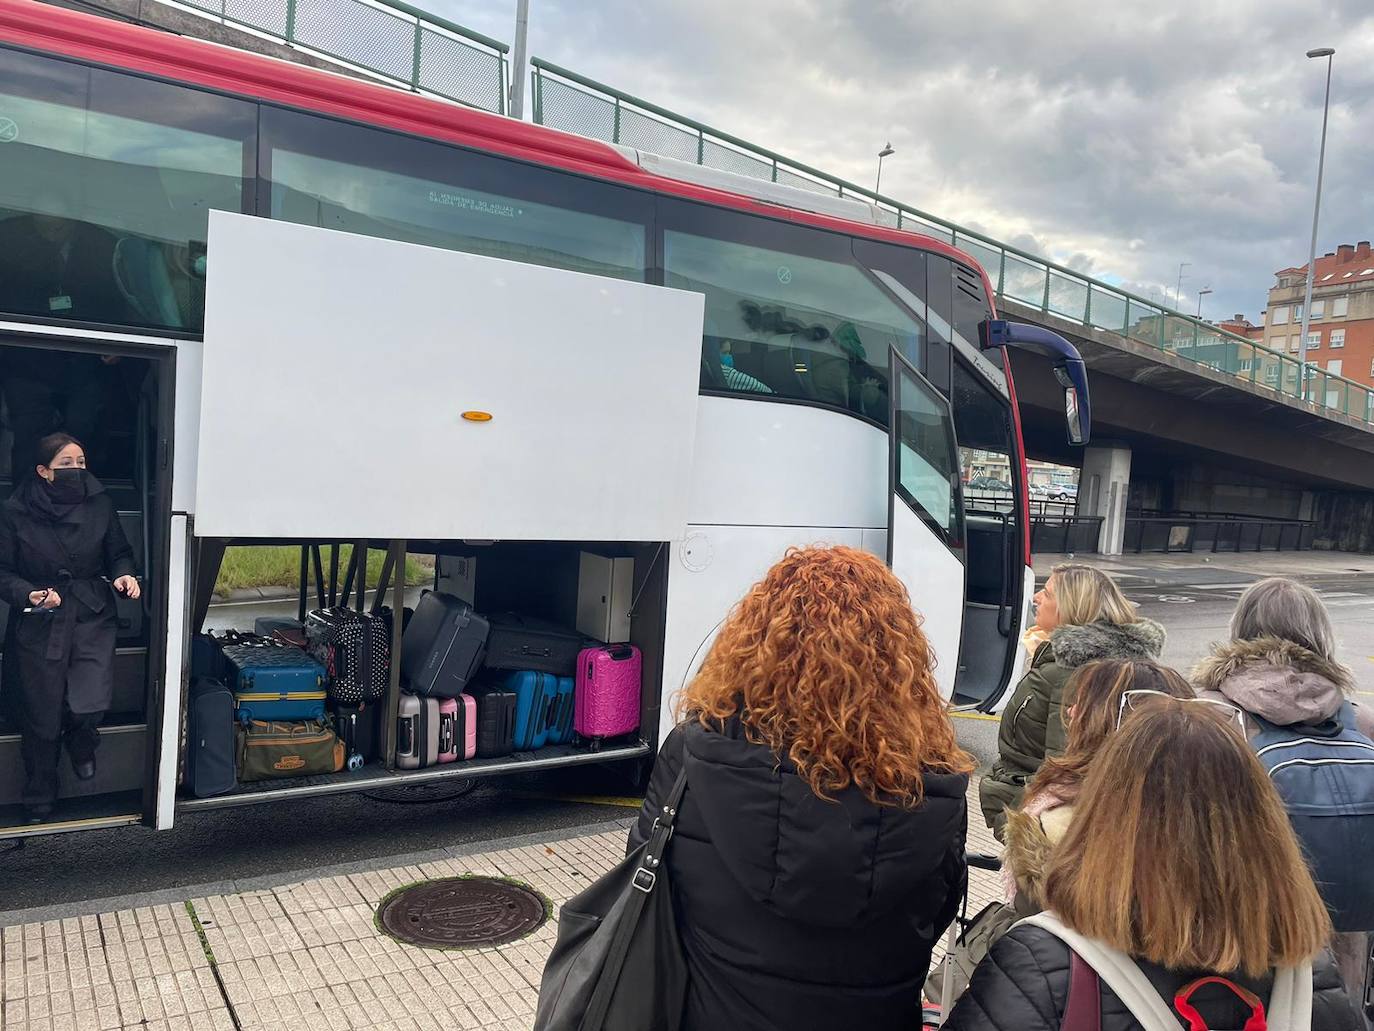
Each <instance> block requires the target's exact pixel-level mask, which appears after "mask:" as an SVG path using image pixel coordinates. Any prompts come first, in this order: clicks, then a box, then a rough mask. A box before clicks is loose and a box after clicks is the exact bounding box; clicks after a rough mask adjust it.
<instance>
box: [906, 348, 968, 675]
mask: <svg viewBox="0 0 1374 1031" xmlns="http://www.w3.org/2000/svg"><path fill="white" fill-rule="evenodd" d="M891 384H892V385H891V391H892V419H891V423H890V424H889V433H890V436H891V447H892V454H891V498H890V505H891V509H890V512H891V514H890V517H889V523H888V532H887V560H888V564H889V565H890V566H891V567H892V571H893V572H894V573H896V574H897V576H898V577H899V578H900V579H901V581H902V583H904V584H906V589H907V593H908V594H910V595H911V604H912V607H913V608H915V609H916V611H917V612H918V613H919V614H920V615H921V617H922V619H923V620H924V623H923V628H924V630H925V634H926V637H927V638H929V640H930V644H931V647H932V648H933V649H934V650H935V661H936V667H935V679H936V681H937V682H938V683H939V685H940V693H941V694H942V695H944V697H946V698H950V697H953V695H954V677H955V674H956V673H957V672H958V668H959V641H960V638H961V636H962V634H963V627H964V546H965V537H964V505H963V498H962V496H961V484H960V476H959V447H958V441H957V440H956V439H955V432H954V417H953V414H952V413H951V411H950V407H949V402H948V401H947V400H946V399H945V398H944V396H943V395H942V394H941V393H940V392H939V391H938V390H936V389H935V387H934V386H932V385H931V383H930V382H929V381H928V380H927V379H926V378H925V377H924V376H922V375H921V374H920V373H919V372H917V371H916V369H915V368H914V367H913V366H912V365H911V364H910V363H909V362H907V360H906V359H905V358H903V357H902V356H901V354H899V353H898V352H897V351H896V350H893V352H892V379H891Z"/></svg>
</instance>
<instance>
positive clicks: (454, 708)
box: [435, 698, 462, 763]
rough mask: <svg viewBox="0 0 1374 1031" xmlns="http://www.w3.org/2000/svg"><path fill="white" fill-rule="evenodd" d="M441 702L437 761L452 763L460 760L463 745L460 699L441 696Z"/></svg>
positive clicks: (439, 700)
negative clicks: (459, 717)
mask: <svg viewBox="0 0 1374 1031" xmlns="http://www.w3.org/2000/svg"><path fill="white" fill-rule="evenodd" d="M438 702H439V755H438V757H437V759H436V760H435V761H436V762H441V763H451V762H457V761H458V751H459V749H460V748H461V747H462V743H461V742H460V741H459V738H460V737H461V736H462V733H461V728H460V727H459V726H458V699H456V698H440V699H438Z"/></svg>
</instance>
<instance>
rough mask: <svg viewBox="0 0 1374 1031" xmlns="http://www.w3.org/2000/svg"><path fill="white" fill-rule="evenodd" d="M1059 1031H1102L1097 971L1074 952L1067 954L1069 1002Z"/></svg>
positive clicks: (1100, 986)
mask: <svg viewBox="0 0 1374 1031" xmlns="http://www.w3.org/2000/svg"><path fill="white" fill-rule="evenodd" d="M1059 1031H1102V984H1101V982H1100V981H1098V979H1097V971H1096V970H1094V969H1093V968H1092V966H1091V965H1089V963H1088V961H1087V960H1086V959H1084V958H1083V957H1082V956H1080V955H1079V954H1078V953H1076V952H1072V951H1071V952H1070V953H1069V1001H1068V1003H1067V1004H1066V1005H1065V1006H1064V1019H1063V1020H1062V1021H1060V1023H1059Z"/></svg>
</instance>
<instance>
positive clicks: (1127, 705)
mask: <svg viewBox="0 0 1374 1031" xmlns="http://www.w3.org/2000/svg"><path fill="white" fill-rule="evenodd" d="M1150 698H1170V699H1173V700H1174V701H1176V702H1182V703H1183V704H1185V705H1206V706H1209V707H1210V708H1211V711H1213V712H1217V713H1220V714H1221V715H1222V716H1224V717H1226V719H1227V720H1228V721H1230V722H1232V723H1234V724H1235V725H1236V729H1237V730H1239V731H1240V733H1241V736H1242V737H1243V736H1244V735H1245V713H1244V712H1242V711H1241V710H1240V709H1238V708H1236V706H1234V705H1232V704H1231V703H1230V702H1220V701H1217V700H1216V699H1214V698H1179V697H1177V696H1175V695H1171V694H1166V693H1165V692H1163V691H1149V690H1145V689H1139V690H1135V691H1126V692H1124V693H1123V694H1122V695H1121V704H1120V706H1118V708H1117V711H1116V729H1117V730H1120V729H1121V723H1122V721H1123V720H1124V719H1125V718H1126V714H1127V713H1128V712H1133V711H1134V710H1135V707H1136V706H1137V705H1138V704H1140V703H1141V702H1145V701H1148V700H1149V699H1150Z"/></svg>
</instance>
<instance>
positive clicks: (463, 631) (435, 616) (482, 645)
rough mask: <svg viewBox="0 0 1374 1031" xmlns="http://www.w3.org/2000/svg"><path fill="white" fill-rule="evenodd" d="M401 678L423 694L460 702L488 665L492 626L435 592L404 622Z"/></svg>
mask: <svg viewBox="0 0 1374 1031" xmlns="http://www.w3.org/2000/svg"><path fill="white" fill-rule="evenodd" d="M402 634H403V635H404V636H403V638H402V640H403V642H404V643H403V644H402V645H401V676H402V677H403V678H404V679H405V681H406V689H407V690H409V691H413V692H414V693H415V694H418V695H432V696H434V697H438V698H455V697H457V696H458V695H460V694H462V692H463V689H464V688H465V687H467V686H468V684H469V683H470V682H471V681H472V678H473V677H474V676H476V674H477V670H478V669H479V668H480V667H481V665H482V656H483V655H484V654H485V652H486V646H487V621H486V619H485V618H483V617H482V616H480V615H478V614H477V613H476V612H474V611H473V610H472V606H471V605H469V604H468V603H467V602H465V601H460V600H459V599H458V598H455V597H453V595H451V594H444V593H442V592H440V591H431V592H430V593H429V594H426V595H424V596H423V597H422V598H421V599H420V603H419V605H417V606H416V607H415V615H414V616H413V617H411V620H410V623H409V624H408V625H407V624H405V623H404V622H403V623H402Z"/></svg>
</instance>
